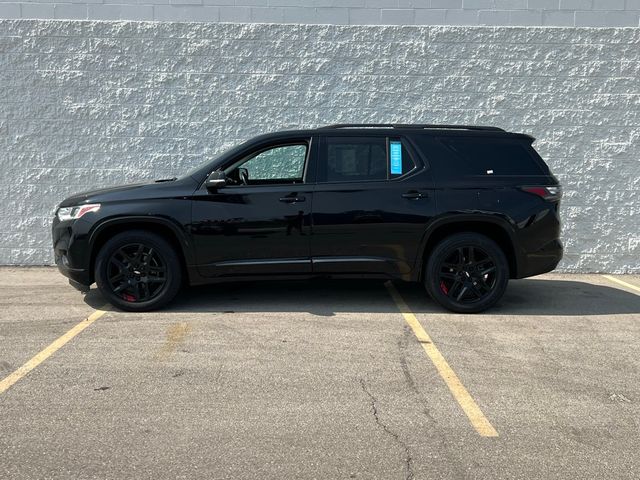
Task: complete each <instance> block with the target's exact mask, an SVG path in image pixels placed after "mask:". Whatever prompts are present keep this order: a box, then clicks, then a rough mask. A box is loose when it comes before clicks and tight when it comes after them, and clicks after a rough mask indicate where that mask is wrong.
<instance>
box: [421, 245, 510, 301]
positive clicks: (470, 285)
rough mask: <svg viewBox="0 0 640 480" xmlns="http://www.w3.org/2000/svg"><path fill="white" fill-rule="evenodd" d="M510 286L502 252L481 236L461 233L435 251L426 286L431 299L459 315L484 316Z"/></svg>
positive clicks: (428, 266)
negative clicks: (479, 313)
mask: <svg viewBox="0 0 640 480" xmlns="http://www.w3.org/2000/svg"><path fill="white" fill-rule="evenodd" d="M508 282H509V264H508V263H507V258H506V257H505V254H504V252H503V251H502V249H501V248H500V247H499V246H498V245H497V244H496V242H494V241H493V240H491V239H490V238H488V237H485V236H484V235H481V234H478V233H458V234H455V235H451V236H450V237H447V238H445V239H444V240H442V241H441V242H440V243H438V244H437V245H436V247H435V248H434V249H433V251H432V252H431V254H430V255H429V258H428V260H427V263H426V265H425V275H424V284H425V288H426V289H427V292H428V293H429V295H430V296H431V298H432V299H433V300H434V301H436V302H437V303H439V304H440V305H442V306H443V307H444V308H446V309H448V310H451V311H452V312H457V313H478V312H482V311H484V310H486V309H488V308H490V307H492V306H493V305H495V304H496V302H498V300H500V298H501V297H502V295H503V294H504V291H505V290H506V288H507V283H508Z"/></svg>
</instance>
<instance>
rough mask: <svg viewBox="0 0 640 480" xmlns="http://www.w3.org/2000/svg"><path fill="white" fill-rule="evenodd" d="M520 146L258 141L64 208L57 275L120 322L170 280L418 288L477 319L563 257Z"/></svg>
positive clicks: (539, 176) (529, 159)
mask: <svg viewBox="0 0 640 480" xmlns="http://www.w3.org/2000/svg"><path fill="white" fill-rule="evenodd" d="M533 140H534V139H533V138H532V137H530V136H529V135H523V134H516V133H509V132H506V131H504V130H502V129H500V128H495V127H480V126H455V125H391V124H380V125H369V124H345V125H331V126H328V127H323V128H318V129H315V130H297V131H288V132H278V133H271V134H267V135H262V136H259V137H256V138H254V139H252V140H249V141H248V142H246V143H243V144H242V145H239V146H237V147H235V148H233V149H231V150H229V151H227V152H225V153H223V154H221V155H220V156H218V157H217V158H215V159H213V160H211V161H210V162H208V163H207V164H205V165H203V166H200V167H198V168H197V169H195V170H193V171H191V172H189V173H188V174H186V175H185V176H183V177H181V178H175V179H168V180H158V181H155V182H151V183H145V184H138V185H128V186H121V187H115V188H107V189H103V190H95V191H91V192H88V193H82V194H78V195H75V196H73V197H70V198H68V199H66V200H65V201H64V202H62V203H61V204H60V207H59V208H58V210H57V212H56V216H55V218H54V220H53V243H54V251H55V260H56V264H57V265H58V267H59V269H60V271H61V272H62V273H63V274H64V275H66V276H67V277H69V278H70V283H71V284H72V285H74V286H75V287H76V288H78V289H80V290H83V291H86V290H88V289H89V285H91V284H92V283H93V282H94V281H95V282H96V283H97V285H98V288H99V289H100V291H101V292H102V294H103V295H104V296H105V297H106V298H107V300H108V301H109V302H111V303H112V304H113V305H115V306H117V307H119V308H121V309H123V310H132V311H144V310H151V309H156V308H159V307H161V306H163V305H165V304H166V303H167V302H169V301H170V300H171V299H173V298H174V296H175V295H176V294H177V293H178V290H179V289H180V286H181V285H182V283H183V282H185V281H186V282H188V283H190V284H191V285H195V284H204V283H212V282H220V281H227V280H247V279H251V280H255V279H263V278H281V279H285V278H286V279H292V278H308V277H312V276H330V277H373V278H392V279H402V280H407V281H416V282H417V281H420V282H423V283H424V285H425V287H426V289H427V291H428V292H429V294H430V295H431V297H432V298H433V299H434V300H435V301H436V302H438V303H439V304H440V305H442V306H444V307H445V308H447V309H449V310H453V311H455V312H465V313H469V312H479V311H482V310H485V309H486V308H488V307H490V306H492V305H493V304H495V303H496V302H497V301H498V300H499V299H500V297H501V296H502V294H503V293H504V291H505V288H506V286H507V282H508V280H509V278H523V277H529V276H532V275H537V274H540V273H544V272H548V271H550V270H553V269H554V268H555V266H556V265H557V264H558V262H559V261H560V259H561V258H562V244H561V243H560V240H559V236H560V218H559V212H558V207H559V200H560V196H561V190H560V186H559V185H558V181H557V180H556V178H555V177H554V176H553V175H552V174H551V172H550V171H549V168H548V167H547V165H546V164H545V163H544V161H543V160H542V159H541V158H540V156H539V155H538V154H537V153H536V151H535V150H534V149H533V147H532V146H531V144H532V143H533Z"/></svg>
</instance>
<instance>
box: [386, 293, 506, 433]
mask: <svg viewBox="0 0 640 480" xmlns="http://www.w3.org/2000/svg"><path fill="white" fill-rule="evenodd" d="M386 287H387V290H389V293H390V294H391V297H392V298H393V300H394V301H395V302H396V305H397V306H398V309H399V310H400V313H402V316H403V317H404V319H405V321H406V322H407V323H408V324H409V326H410V327H411V329H412V330H413V333H414V334H415V336H416V338H417V339H418V341H419V342H420V344H421V345H422V348H424V351H425V352H426V353H427V356H428V357H429V358H430V359H431V361H432V362H433V364H434V365H435V367H436V370H437V371H438V373H439V374H440V376H441V377H442V379H443V380H444V383H446V384H447V387H449V390H450V391H451V394H452V395H453V398H455V399H456V401H457V402H458V404H459V405H460V408H462V410H463V411H464V413H465V414H466V415H467V417H468V418H469V421H470V422H471V425H473V428H475V429H476V432H478V433H479V434H480V435H481V436H483V437H497V436H498V432H497V431H496V429H495V428H493V425H491V423H490V422H489V420H487V417H485V416H484V414H483V413H482V410H480V407H478V404H477V403H476V402H475V401H474V400H473V398H472V397H471V395H470V394H469V392H468V391H467V389H466V388H465V387H464V385H463V384H462V382H461V381H460V379H459V378H458V375H456V372H454V371H453V369H452V368H451V367H450V366H449V364H448V363H447V361H446V360H445V358H444V357H443V356H442V354H441V353H440V350H438V347H436V345H435V344H434V343H433V341H432V340H431V337H429V334H428V333H427V332H426V331H425V329H424V328H422V325H420V322H418V319H417V318H416V316H415V315H414V314H413V312H411V310H410V309H409V306H408V305H407V304H406V302H405V301H404V299H403V298H402V297H401V296H400V293H399V292H398V290H396V288H395V287H394V286H393V284H392V283H391V282H387V283H386Z"/></svg>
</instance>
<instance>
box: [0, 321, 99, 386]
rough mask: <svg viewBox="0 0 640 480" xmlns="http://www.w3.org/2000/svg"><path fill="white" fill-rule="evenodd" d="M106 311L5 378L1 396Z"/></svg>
mask: <svg viewBox="0 0 640 480" xmlns="http://www.w3.org/2000/svg"><path fill="white" fill-rule="evenodd" d="M105 313H107V312H106V310H96V311H95V312H93V313H92V314H91V315H89V316H88V317H87V318H85V319H84V320H83V321H81V322H80V323H78V324H77V325H76V326H74V327H73V328H72V329H71V330H69V331H68V332H67V333H65V334H64V335H62V336H61V337H59V338H57V339H56V340H54V341H53V343H51V344H50V345H49V346H48V347H46V348H45V349H44V350H42V351H41V352H40V353H38V354H36V355H35V356H34V357H33V358H31V360H29V361H28V362H27V363H25V364H24V365H22V366H21V367H20V368H18V369H17V370H16V371H15V372H13V373H11V374H9V376H7V377H5V378H4V379H3V380H2V381H0V394H2V393H4V392H6V391H7V390H8V389H9V388H11V386H12V385H13V384H14V383H16V382H17V381H18V380H20V379H21V378H23V377H25V376H26V375H28V374H29V372H30V371H31V370H33V369H34V368H36V367H37V366H38V365H40V364H41V363H42V362H44V361H45V360H46V359H47V358H49V357H50V356H51V355H53V354H54V353H56V352H57V351H58V350H60V349H61V348H62V347H63V346H64V345H65V344H66V343H67V342H68V341H69V340H71V339H72V338H73V337H75V336H76V335H78V334H79V333H80V332H82V331H83V330H84V329H85V328H87V327H88V326H89V325H91V324H92V323H93V322H95V321H96V320H97V319H99V318H100V317H101V316H102V315H104V314H105Z"/></svg>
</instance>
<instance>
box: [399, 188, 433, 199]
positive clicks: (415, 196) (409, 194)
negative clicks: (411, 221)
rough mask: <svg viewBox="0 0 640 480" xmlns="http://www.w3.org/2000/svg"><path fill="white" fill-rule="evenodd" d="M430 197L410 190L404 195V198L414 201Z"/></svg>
mask: <svg viewBox="0 0 640 480" xmlns="http://www.w3.org/2000/svg"><path fill="white" fill-rule="evenodd" d="M428 196H429V195H427V194H426V193H421V192H418V191H417V190H409V191H408V192H405V193H403V194H402V198H411V199H414V200H418V199H420V198H427V197H428Z"/></svg>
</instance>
